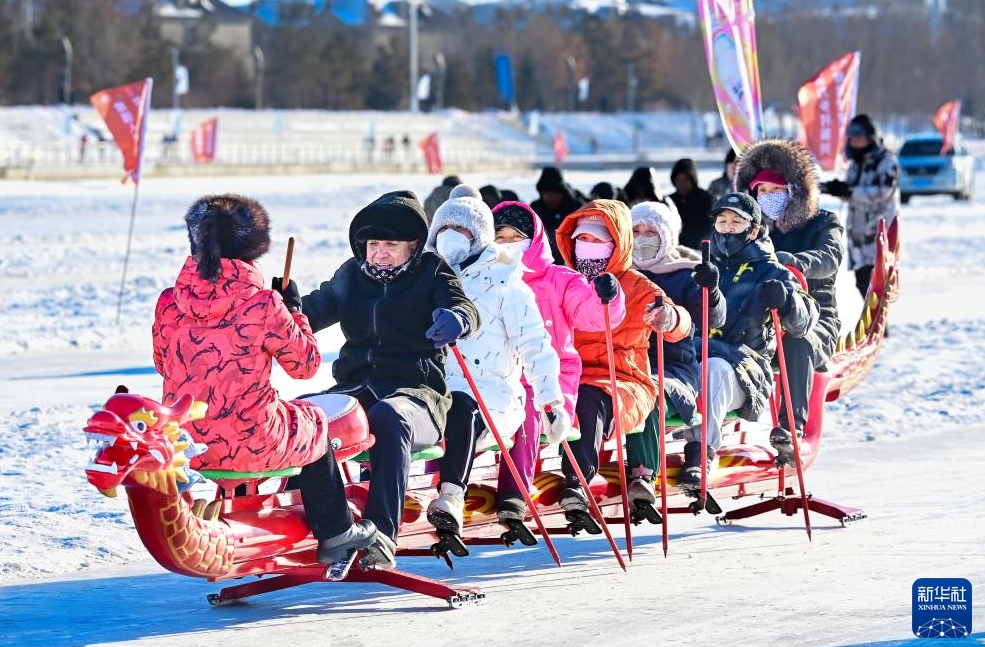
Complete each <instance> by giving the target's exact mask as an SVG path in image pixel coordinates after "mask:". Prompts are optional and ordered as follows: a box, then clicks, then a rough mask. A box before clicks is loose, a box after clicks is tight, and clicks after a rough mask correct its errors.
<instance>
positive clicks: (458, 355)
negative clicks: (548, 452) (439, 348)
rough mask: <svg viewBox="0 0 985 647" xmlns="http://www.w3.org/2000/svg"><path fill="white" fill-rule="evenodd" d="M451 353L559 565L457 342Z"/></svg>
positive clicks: (556, 555)
mask: <svg viewBox="0 0 985 647" xmlns="http://www.w3.org/2000/svg"><path fill="white" fill-rule="evenodd" d="M449 346H450V347H451V350H452V352H453V353H455V359H457V360H458V365H459V366H461V367H462V373H463V374H464V375H465V379H466V380H467V381H468V383H469V387H470V388H471V389H472V393H473V395H475V401H476V402H477V403H478V404H479V410H480V411H481V412H482V417H483V418H485V420H486V424H487V425H489V431H491V432H492V435H493V436H494V437H495V438H496V443H497V444H498V445H499V450H500V452H499V453H500V456H501V457H502V458H503V460H504V461H505V462H506V466H507V467H509V468H510V473H511V474H512V475H513V480H514V481H516V486H517V487H518V488H520V494H522V495H523V500H524V501H525V502H526V503H527V509H529V510H530V512H531V514H533V516H534V521H536V522H537V528H539V529H540V534H541V536H542V537H543V538H544V543H545V544H547V549H548V550H549V551H551V557H553V558H554V561H555V562H557V565H558V566H561V558H560V557H559V556H558V554H557V549H556V548H554V542H553V541H551V537H550V535H548V534H547V529H546V528H545V527H544V522H543V521H541V519H540V514H539V513H538V512H537V506H535V505H534V502H533V500H531V498H530V492H528V491H527V488H526V487H524V485H523V481H521V480H520V473H519V472H518V471H517V469H516V465H514V464H513V457H512V456H510V452H509V450H507V448H506V443H504V442H503V437H502V436H500V435H499V430H498V429H496V424H495V423H494V422H493V419H492V416H491V415H489V410H488V409H487V408H486V403H485V402H484V401H483V400H482V396H481V395H480V394H479V387H477V386H476V385H475V381H474V380H473V379H472V373H470V372H469V367H468V366H466V365H465V358H463V357H462V351H460V350H458V344H449Z"/></svg>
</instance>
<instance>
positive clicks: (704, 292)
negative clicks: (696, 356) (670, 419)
mask: <svg viewBox="0 0 985 647" xmlns="http://www.w3.org/2000/svg"><path fill="white" fill-rule="evenodd" d="M710 260H711V241H710V240H702V241H701V262H702V263H708V262H709V261H710ZM708 292H709V290H708V288H707V287H706V286H701V490H700V493H699V495H698V510H704V508H705V499H706V498H707V495H708V338H709V336H710V335H709V331H708ZM719 427H721V422H719Z"/></svg>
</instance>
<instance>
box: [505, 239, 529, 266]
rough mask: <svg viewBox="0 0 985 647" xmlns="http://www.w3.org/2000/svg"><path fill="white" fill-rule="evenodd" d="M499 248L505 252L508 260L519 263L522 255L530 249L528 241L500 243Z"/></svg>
mask: <svg viewBox="0 0 985 647" xmlns="http://www.w3.org/2000/svg"><path fill="white" fill-rule="evenodd" d="M499 246H500V247H502V248H503V249H505V250H506V253H507V254H509V255H510V258H512V259H513V260H514V261H519V260H520V259H522V258H523V254H524V253H525V252H526V251H527V250H528V249H530V239H529V238H527V239H525V240H517V241H514V242H512V243H500V244H499Z"/></svg>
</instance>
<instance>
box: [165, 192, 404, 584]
mask: <svg viewBox="0 0 985 647" xmlns="http://www.w3.org/2000/svg"><path fill="white" fill-rule="evenodd" d="M185 223H186V224H187V226H188V238H189V241H190V242H191V255H190V256H189V257H188V259H187V260H186V261H185V264H184V267H182V268H181V272H180V273H179V274H178V279H177V281H175V285H174V287H171V288H168V289H166V290H165V291H164V292H163V293H162V294H161V296H160V298H159V299H158V302H157V308H156V310H155V313H154V326H153V329H152V332H153V341H154V366H155V368H156V369H157V372H158V373H160V374H161V376H162V377H163V378H164V398H163V401H164V402H174V401H175V400H177V399H178V398H179V397H181V396H183V395H191V396H192V397H194V398H195V399H196V400H200V401H203V402H205V403H206V404H207V405H208V410H207V412H206V415H205V417H204V418H203V419H201V420H196V421H194V422H191V423H189V424H190V425H191V427H190V429H189V432H190V433H191V435H192V437H193V438H194V439H195V440H196V441H199V442H202V443H205V444H207V445H208V451H206V452H205V453H204V454H201V455H198V456H196V457H195V459H194V463H193V465H194V467H195V468H196V469H224V470H235V471H241V472H263V471H270V470H278V469H282V468H285V467H301V473H300V475H298V476H297V477H296V478H297V480H298V484H299V485H300V489H301V500H302V502H303V504H304V511H305V515H306V516H307V519H308V526H309V527H310V528H311V530H312V532H313V534H314V536H315V538H316V539H317V540H318V550H317V559H318V562H319V563H322V564H333V563H336V562H340V561H344V560H345V559H346V557H347V556H348V555H349V553H351V552H352V551H356V550H362V549H369V553H370V555H371V556H372V558H373V561H374V562H375V563H378V564H380V565H381V566H391V567H392V566H393V551H392V548H391V547H390V546H387V545H386V543H385V540H384V538H383V537H381V536H380V534H379V533H378V532H377V530H376V526H375V525H374V524H373V523H372V521H369V520H361V521H360V522H359V523H358V524H354V523H353V522H352V514H351V513H350V512H349V506H348V503H347V501H346V497H345V486H344V485H343V483H342V477H341V475H340V474H339V469H338V465H337V463H336V461H335V453H334V452H333V450H332V446H331V444H330V443H329V438H328V436H329V429H328V417H327V416H326V415H325V412H324V411H322V410H321V409H320V408H318V407H317V406H316V405H314V404H312V403H309V402H305V401H304V400H283V399H281V398H280V396H279V395H278V393H277V391H276V390H275V389H274V388H273V387H272V386H271V384H270V369H271V365H272V363H273V360H275V359H276V360H277V363H278V364H280V366H281V367H282V368H283V369H284V370H285V371H286V372H287V374H288V375H290V376H291V377H293V378H297V379H308V378H311V377H313V376H314V375H315V373H316V372H317V371H318V367H319V366H320V365H321V355H320V354H319V352H318V347H317V345H316V342H315V337H314V334H312V332H311V327H310V326H309V325H308V318H307V317H305V316H304V315H303V314H302V313H301V302H300V299H298V298H287V299H285V298H283V297H282V296H281V294H280V293H279V292H278V291H277V290H265V289H264V287H263V284H264V281H263V276H262V275H261V274H260V269H259V267H257V265H256V263H255V262H254V261H255V260H256V259H257V258H259V257H260V256H262V255H263V254H265V253H266V252H267V250H268V249H269V247H270V231H269V224H270V222H269V218H268V216H267V212H266V211H265V210H264V209H263V207H262V206H260V204H259V203H258V202H256V201H254V200H251V199H249V198H244V197H242V196H237V195H214V196H206V197H204V198H201V199H199V200H197V201H196V202H195V203H194V204H193V205H192V206H191V208H190V209H189V210H188V213H187V215H186V216H185ZM288 283H289V285H291V286H293V284H294V282H293V281H289V282H288ZM286 292H290V290H286ZM293 292H294V293H296V292H297V288H296V287H294V290H293Z"/></svg>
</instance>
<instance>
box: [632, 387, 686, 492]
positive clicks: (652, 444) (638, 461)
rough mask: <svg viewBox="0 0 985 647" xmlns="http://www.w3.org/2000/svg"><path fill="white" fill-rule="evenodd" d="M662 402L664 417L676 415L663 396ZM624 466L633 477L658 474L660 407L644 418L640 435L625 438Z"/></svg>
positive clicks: (668, 400) (667, 399) (672, 406)
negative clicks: (665, 404)
mask: <svg viewBox="0 0 985 647" xmlns="http://www.w3.org/2000/svg"><path fill="white" fill-rule="evenodd" d="M664 400H665V401H666V403H667V415H666V417H668V418H669V417H670V416H674V415H677V411H676V410H675V409H674V405H673V404H671V402H670V398H667V397H666V396H665V397H664ZM626 465H627V466H628V467H629V473H630V476H633V477H637V476H642V475H644V474H653V475H656V474H658V473H659V472H660V407H655V408H654V409H653V411H651V412H650V415H648V416H647V417H646V422H644V424H643V431H642V432H641V433H638V434H630V435H628V436H626ZM640 468H643V469H640Z"/></svg>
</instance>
